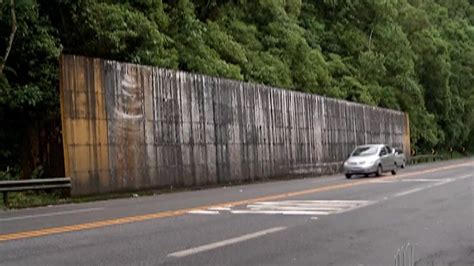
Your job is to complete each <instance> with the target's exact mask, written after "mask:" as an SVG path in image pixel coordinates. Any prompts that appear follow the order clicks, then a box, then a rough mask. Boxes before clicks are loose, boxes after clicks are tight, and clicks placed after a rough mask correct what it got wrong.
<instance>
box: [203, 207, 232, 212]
mask: <svg viewBox="0 0 474 266" xmlns="http://www.w3.org/2000/svg"><path fill="white" fill-rule="evenodd" d="M208 210H211V211H230V207H212V208H209V209H208Z"/></svg>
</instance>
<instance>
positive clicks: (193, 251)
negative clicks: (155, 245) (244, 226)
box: [168, 226, 286, 258]
mask: <svg viewBox="0 0 474 266" xmlns="http://www.w3.org/2000/svg"><path fill="white" fill-rule="evenodd" d="M285 229H286V227H284V226H282V227H273V228H270V229H266V230H262V231H258V232H255V233H251V234H247V235H243V236H239V237H235V238H230V239H227V240H223V241H219V242H214V243H211V244H207V245H203V246H199V247H194V248H190V249H186V250H182V251H177V252H174V253H171V254H168V257H175V258H181V257H186V256H189V255H193V254H197V253H201V252H205V251H209V250H212V249H216V248H220V247H224V246H228V245H232V244H236V243H239V242H243V241H247V240H250V239H253V238H257V237H261V236H264V235H268V234H271V233H276V232H279V231H282V230H285Z"/></svg>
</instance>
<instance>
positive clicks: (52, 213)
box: [0, 208, 104, 222]
mask: <svg viewBox="0 0 474 266" xmlns="http://www.w3.org/2000/svg"><path fill="white" fill-rule="evenodd" d="M103 209H104V208H89V209H80V210H72V211H62V212H50V213H42V214H35V215H25V216H17V217H8V218H0V222H9V221H17V220H24V219H34V218H40V217H48V216H58V215H65V214H72V213H81V212H92V211H101V210H103Z"/></svg>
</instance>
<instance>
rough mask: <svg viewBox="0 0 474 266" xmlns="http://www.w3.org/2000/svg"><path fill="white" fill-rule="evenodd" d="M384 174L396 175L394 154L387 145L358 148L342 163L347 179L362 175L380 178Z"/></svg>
mask: <svg viewBox="0 0 474 266" xmlns="http://www.w3.org/2000/svg"><path fill="white" fill-rule="evenodd" d="M384 172H392V174H393V175H396V174H397V164H396V162H395V154H394V153H393V152H392V149H391V148H390V147H389V146H388V145H384V144H372V145H363V146H358V147H356V148H355V149H354V151H352V153H351V154H350V155H349V157H348V158H347V160H346V161H345V162H344V173H345V175H346V178H347V179H349V178H351V177H352V176H353V175H358V174H362V175H365V176H369V175H370V174H375V175H377V176H381V175H382V173H384Z"/></svg>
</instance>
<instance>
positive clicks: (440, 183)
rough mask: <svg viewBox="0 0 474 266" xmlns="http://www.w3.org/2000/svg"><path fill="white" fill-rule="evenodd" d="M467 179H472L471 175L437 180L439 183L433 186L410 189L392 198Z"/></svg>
mask: <svg viewBox="0 0 474 266" xmlns="http://www.w3.org/2000/svg"><path fill="white" fill-rule="evenodd" d="M469 177H472V175H463V176H460V177H456V178H446V179H439V180H441V182H438V183H434V184H431V185H428V186H422V187H418V188H415V189H410V190H407V191H403V192H400V193H397V194H395V195H394V197H401V196H406V195H409V194H412V193H415V192H419V191H422V190H425V189H429V188H432V187H437V186H442V185H445V184H448V183H451V182H454V181H458V180H462V179H466V178H469ZM439 180H438V181H439Z"/></svg>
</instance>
